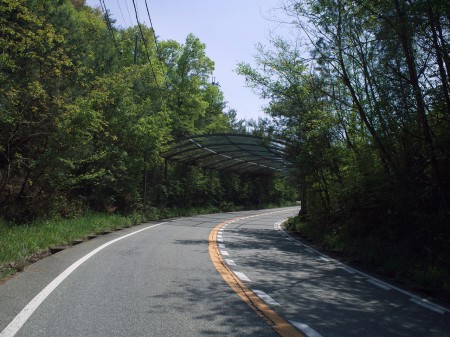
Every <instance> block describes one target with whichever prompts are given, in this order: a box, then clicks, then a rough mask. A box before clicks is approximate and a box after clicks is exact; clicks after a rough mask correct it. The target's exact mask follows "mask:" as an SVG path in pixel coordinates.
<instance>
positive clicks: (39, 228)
mask: <svg viewBox="0 0 450 337" xmlns="http://www.w3.org/2000/svg"><path fill="white" fill-rule="evenodd" d="M139 220H140V219H139V217H137V216H121V215H111V214H99V213H89V214H86V215H85V216H82V217H79V218H73V219H49V220H39V221H36V222H34V223H32V224H28V225H20V226H18V225H16V226H14V225H10V224H7V223H5V222H0V269H2V274H6V275H8V274H11V273H13V271H14V270H15V269H16V270H21V269H23V267H24V265H26V264H27V260H28V261H29V260H30V259H31V257H32V255H33V254H44V251H47V250H48V249H49V248H50V247H52V246H57V245H67V244H70V243H71V242H73V241H75V240H79V239H83V238H86V237H87V236H88V235H93V234H97V233H101V232H103V231H108V230H114V229H117V228H122V227H128V226H131V225H133V224H136V223H137V222H139ZM2 267H3V268H2ZM1 276H2V275H0V278H1ZM3 276H5V275H3Z"/></svg>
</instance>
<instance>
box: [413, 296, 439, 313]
mask: <svg viewBox="0 0 450 337" xmlns="http://www.w3.org/2000/svg"><path fill="white" fill-rule="evenodd" d="M409 300H410V301H411V302H414V303H416V304H418V305H421V306H423V307H425V308H427V309H430V310H433V311H435V312H437V313H440V314H444V313H445V311H444V310H443V309H444V308H443V309H440V308H438V307H437V306H436V305H434V304H429V303H426V302H425V301H424V300H420V299H417V298H414V297H412V298H410V299H409Z"/></svg>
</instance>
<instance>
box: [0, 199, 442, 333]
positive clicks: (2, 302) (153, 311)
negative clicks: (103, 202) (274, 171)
mask: <svg viewBox="0 0 450 337" xmlns="http://www.w3.org/2000/svg"><path fill="white" fill-rule="evenodd" d="M297 211H298V209H297V208H284V209H276V210H261V211H248V212H235V213H223V214H211V215H202V216H196V217H188V218H179V219H172V220H169V221H167V222H164V223H147V224H142V225H139V226H136V227H133V228H129V229H125V230H122V231H118V232H114V233H112V234H108V235H105V236H102V237H98V238H97V239H94V240H91V241H88V242H85V243H83V244H80V245H77V246H74V247H72V248H70V249H67V250H65V251H63V252H60V253H58V254H55V255H52V256H51V257H49V258H46V259H44V260H41V261H39V262H37V263H35V264H33V265H32V266H30V267H29V268H27V269H26V271H25V272H22V273H19V274H17V275H16V276H15V277H14V278H12V279H10V280H9V281H8V282H6V283H4V284H2V285H0V331H2V332H0V336H1V337H6V336H46V337H48V336H278V333H280V334H282V335H285V336H302V335H303V336H309V337H319V336H323V337H328V336H450V319H449V316H450V311H449V310H448V309H447V308H445V307H443V306H439V305H437V304H435V303H433V302H429V301H427V300H424V299H422V298H420V297H417V296H415V295H414V294H411V293H409V292H406V291H404V290H402V289H399V288H396V287H394V286H393V285H390V284H387V283H384V282H382V281H380V280H377V279H375V278H372V277H371V276H369V275H366V274H364V273H360V272H358V271H357V270H354V269H351V268H349V267H347V266H344V265H342V264H340V263H339V262H337V261H335V260H333V259H331V258H329V257H327V256H325V255H321V254H320V253H319V252H317V251H315V250H313V249H311V248H309V247H307V246H304V245H303V244H301V243H300V242H297V241H295V240H294V239H293V238H290V237H289V236H288V235H287V234H285V233H284V232H283V231H282V230H281V229H280V225H279V224H280V221H281V220H282V219H285V218H287V217H289V216H292V215H294V214H296V213H297ZM258 303H259V304H258ZM274 317H278V318H274ZM281 326H284V328H281V329H280V327H281Z"/></svg>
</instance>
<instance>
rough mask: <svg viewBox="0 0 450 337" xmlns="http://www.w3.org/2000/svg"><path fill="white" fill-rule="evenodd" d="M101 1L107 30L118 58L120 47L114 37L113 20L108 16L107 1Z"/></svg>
mask: <svg viewBox="0 0 450 337" xmlns="http://www.w3.org/2000/svg"><path fill="white" fill-rule="evenodd" d="M99 1H100V7H101V9H102V12H103V16H104V18H105V23H106V28H107V29H108V32H109V35H110V36H111V40H112V42H113V44H114V48H115V50H116V53H117V55H118V56H120V52H119V47H118V45H117V41H116V37H115V35H114V29H113V27H112V24H111V19H110V18H109V14H108V8H107V7H106V4H105V0H99Z"/></svg>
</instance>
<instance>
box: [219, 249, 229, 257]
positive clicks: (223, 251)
mask: <svg viewBox="0 0 450 337" xmlns="http://www.w3.org/2000/svg"><path fill="white" fill-rule="evenodd" d="M220 253H221V254H222V255H224V256H228V255H230V254H228V252H227V251H226V250H221V251H220Z"/></svg>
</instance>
